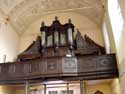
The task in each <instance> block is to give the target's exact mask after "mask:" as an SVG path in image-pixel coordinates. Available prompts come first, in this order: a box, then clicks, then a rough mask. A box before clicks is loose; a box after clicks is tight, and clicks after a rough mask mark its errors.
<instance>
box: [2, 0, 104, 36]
mask: <svg viewBox="0 0 125 94" xmlns="http://www.w3.org/2000/svg"><path fill="white" fill-rule="evenodd" d="M104 5H105V0H0V11H1V12H2V14H3V15H4V16H5V19H6V20H7V22H8V23H10V24H11V26H12V27H13V28H14V29H15V30H16V31H17V32H18V33H19V34H22V33H23V32H24V31H25V29H26V28H27V27H28V26H29V25H30V24H31V23H33V22H34V21H35V20H37V19H38V18H40V17H42V15H46V14H49V13H57V12H70V11H71V12H76V13H80V14H81V15H83V16H87V17H88V18H89V19H90V20H92V21H93V22H94V23H95V24H97V25H100V24H101V21H102V17H103V13H104Z"/></svg>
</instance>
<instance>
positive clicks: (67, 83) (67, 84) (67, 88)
mask: <svg viewBox="0 0 125 94" xmlns="http://www.w3.org/2000/svg"><path fill="white" fill-rule="evenodd" d="M66 86H67V94H69V83H67V85H66Z"/></svg>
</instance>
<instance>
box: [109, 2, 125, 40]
mask: <svg viewBox="0 0 125 94" xmlns="http://www.w3.org/2000/svg"><path fill="white" fill-rule="evenodd" d="M108 11H109V17H110V21H111V25H112V30H113V34H114V37H115V39H116V41H117V40H119V38H120V35H121V32H122V31H123V26H124V21H123V17H122V13H121V9H120V5H119V2H118V0H108Z"/></svg>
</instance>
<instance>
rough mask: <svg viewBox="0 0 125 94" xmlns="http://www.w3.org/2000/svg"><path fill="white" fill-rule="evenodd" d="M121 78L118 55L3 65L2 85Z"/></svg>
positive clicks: (0, 73) (49, 59) (53, 59)
mask: <svg viewBox="0 0 125 94" xmlns="http://www.w3.org/2000/svg"><path fill="white" fill-rule="evenodd" d="M114 77H118V69H117V63H116V57H115V55H114V54H108V55H90V56H76V57H72V58H68V57H58V58H57V57H55V58H54V57H53V58H44V59H42V58H41V59H35V60H30V61H27V62H14V63H4V64H0V83H5V82H6V83H9V82H11V81H15V83H18V82H19V81H25V80H38V79H41V80H45V79H51V78H59V79H64V80H65V79H67V80H68V79H70V80H80V79H82V80H89V79H100V78H114Z"/></svg>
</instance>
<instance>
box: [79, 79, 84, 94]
mask: <svg viewBox="0 0 125 94" xmlns="http://www.w3.org/2000/svg"><path fill="white" fill-rule="evenodd" d="M83 89H84V86H83V81H80V94H84V92H83Z"/></svg>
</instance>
